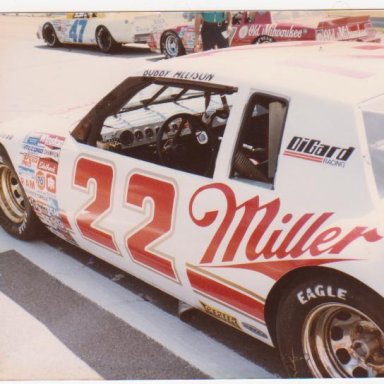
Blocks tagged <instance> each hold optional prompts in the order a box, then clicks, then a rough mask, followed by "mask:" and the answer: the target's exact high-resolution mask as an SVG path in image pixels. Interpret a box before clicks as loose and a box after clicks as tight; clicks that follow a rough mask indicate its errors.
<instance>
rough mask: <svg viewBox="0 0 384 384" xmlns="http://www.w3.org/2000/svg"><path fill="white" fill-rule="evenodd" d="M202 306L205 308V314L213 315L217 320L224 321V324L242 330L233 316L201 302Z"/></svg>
mask: <svg viewBox="0 0 384 384" xmlns="http://www.w3.org/2000/svg"><path fill="white" fill-rule="evenodd" d="M200 304H201V306H202V307H203V310H204V312H206V313H207V314H208V315H211V316H213V317H215V318H216V319H219V320H221V321H223V322H224V323H226V324H228V325H231V326H232V327H235V328H237V329H240V330H241V327H240V325H239V323H238V321H237V319H236V317H233V316H231V315H229V314H227V313H225V312H222V311H220V310H219V309H217V308H214V307H212V306H211V305H208V304H206V303H204V302H202V301H200Z"/></svg>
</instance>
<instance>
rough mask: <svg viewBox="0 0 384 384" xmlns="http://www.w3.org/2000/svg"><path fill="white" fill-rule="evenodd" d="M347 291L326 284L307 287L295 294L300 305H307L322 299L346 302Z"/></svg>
mask: <svg viewBox="0 0 384 384" xmlns="http://www.w3.org/2000/svg"><path fill="white" fill-rule="evenodd" d="M347 294H348V290H347V289H345V288H341V287H338V286H333V285H327V284H316V285H315V286H314V285H308V287H306V288H304V289H302V290H300V291H299V292H297V294H296V296H297V300H298V301H299V303H300V304H302V305H304V304H307V303H308V302H309V301H311V300H316V299H319V298H323V297H328V298H330V299H333V298H337V299H340V300H344V301H345V300H346V298H347Z"/></svg>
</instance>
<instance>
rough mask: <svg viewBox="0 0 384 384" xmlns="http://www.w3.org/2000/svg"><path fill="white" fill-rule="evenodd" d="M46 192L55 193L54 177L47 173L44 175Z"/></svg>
mask: <svg viewBox="0 0 384 384" xmlns="http://www.w3.org/2000/svg"><path fill="white" fill-rule="evenodd" d="M46 185H47V191H48V192H50V193H56V176H54V175H51V174H49V173H47V174H46Z"/></svg>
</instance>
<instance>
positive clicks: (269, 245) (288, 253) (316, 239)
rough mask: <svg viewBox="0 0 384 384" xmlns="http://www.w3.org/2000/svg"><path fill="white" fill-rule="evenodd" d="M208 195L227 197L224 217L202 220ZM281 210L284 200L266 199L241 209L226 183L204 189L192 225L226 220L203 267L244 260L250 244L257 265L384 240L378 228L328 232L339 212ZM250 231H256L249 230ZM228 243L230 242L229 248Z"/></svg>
mask: <svg viewBox="0 0 384 384" xmlns="http://www.w3.org/2000/svg"><path fill="white" fill-rule="evenodd" d="M205 191H210V193H212V191H216V192H217V194H218V196H217V199H218V200H219V199H220V197H221V196H220V195H222V196H224V199H225V202H226V209H225V211H224V212H219V211H218V210H216V211H208V212H205V214H204V215H203V216H202V217H196V215H195V213H194V204H195V201H196V198H198V197H199V198H202V196H201V195H202V194H204V192H205ZM280 211H281V207H280V199H279V198H277V199H274V200H272V201H269V202H267V203H261V202H260V197H259V196H255V197H253V198H251V199H249V200H247V201H245V202H244V203H242V204H238V203H237V202H236V196H235V194H234V192H233V190H232V189H231V188H230V187H229V186H227V185H225V184H221V183H214V184H211V185H207V186H204V187H201V188H199V189H198V190H197V191H196V192H195V193H194V194H193V196H192V198H191V201H190V204H189V214H190V217H191V219H192V221H193V222H194V223H195V224H196V225H198V226H199V227H209V226H211V225H213V224H214V223H215V222H216V221H217V218H218V217H219V213H221V216H223V218H222V219H221V222H219V223H215V224H216V227H217V230H216V232H215V233H214V236H213V237H212V240H211V242H210V244H209V246H208V248H207V249H206V251H205V253H204V255H203V256H202V258H201V261H200V262H201V263H202V264H209V263H213V262H215V261H216V262H218V261H220V262H233V261H234V260H235V258H236V257H238V251H239V248H240V245H241V244H244V245H245V257H246V258H247V260H248V261H249V262H253V261H255V260H259V259H260V258H263V259H264V260H268V259H271V258H277V259H286V258H292V259H297V258H299V257H301V256H303V255H310V256H312V257H316V256H320V255H324V254H339V253H341V252H342V251H343V250H344V249H345V248H347V247H348V246H349V245H350V244H352V243H353V242H354V241H356V240H357V239H359V238H360V239H362V240H364V241H366V242H377V241H380V240H382V238H383V237H382V236H381V235H379V234H378V233H377V229H376V228H367V227H363V226H358V227H354V228H352V229H351V230H349V231H345V230H343V229H342V228H340V227H337V226H334V227H330V228H326V229H324V228H323V227H324V225H326V223H327V221H328V220H329V219H330V218H331V217H332V216H333V215H334V213H333V212H324V213H321V214H315V213H305V214H303V215H301V216H298V217H294V215H293V214H292V213H285V214H281V213H280ZM239 215H241V217H240V218H239ZM235 217H236V219H235ZM249 228H253V230H252V231H249ZM229 234H231V235H229ZM299 234H300V235H299ZM225 239H226V240H225ZM224 241H226V242H227V243H226V244H223V243H224ZM219 251H220V252H221V257H220V260H218V258H219V256H218V253H219Z"/></svg>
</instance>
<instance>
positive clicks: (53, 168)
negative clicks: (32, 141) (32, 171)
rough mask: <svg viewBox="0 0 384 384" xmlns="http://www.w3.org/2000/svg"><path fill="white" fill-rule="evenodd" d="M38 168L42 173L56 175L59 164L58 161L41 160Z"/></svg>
mask: <svg viewBox="0 0 384 384" xmlns="http://www.w3.org/2000/svg"><path fill="white" fill-rule="evenodd" d="M37 168H38V169H41V170H42V171H45V172H50V173H53V174H55V175H56V174H57V169H58V163H57V161H54V160H52V159H48V158H47V159H45V158H41V159H39V163H38V165H37Z"/></svg>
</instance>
